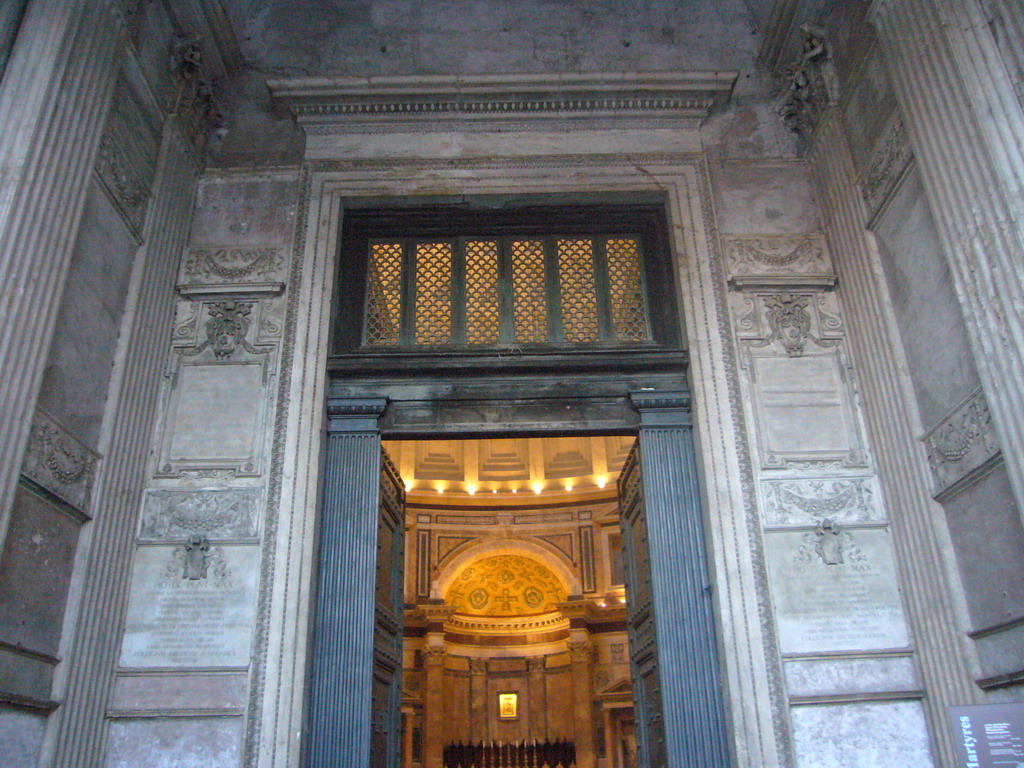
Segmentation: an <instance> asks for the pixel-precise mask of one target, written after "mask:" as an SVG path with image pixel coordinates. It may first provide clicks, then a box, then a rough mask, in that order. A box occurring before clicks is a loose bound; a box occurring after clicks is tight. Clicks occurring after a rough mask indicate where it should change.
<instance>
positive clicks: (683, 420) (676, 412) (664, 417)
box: [629, 389, 691, 428]
mask: <svg viewBox="0 0 1024 768" xmlns="http://www.w3.org/2000/svg"><path fill="white" fill-rule="evenodd" d="M629 400H630V402H631V403H632V404H633V407H634V408H636V410H637V411H639V413H640V426H641V428H642V427H684V426H689V425H690V423H691V421H690V402H691V398H690V392H689V390H686V389H670V390H653V389H644V390H638V391H634V392H630V393H629Z"/></svg>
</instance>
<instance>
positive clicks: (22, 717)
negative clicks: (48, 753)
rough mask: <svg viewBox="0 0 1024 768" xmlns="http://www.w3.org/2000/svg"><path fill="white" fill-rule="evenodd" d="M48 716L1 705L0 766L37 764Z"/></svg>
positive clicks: (1, 767)
mask: <svg viewBox="0 0 1024 768" xmlns="http://www.w3.org/2000/svg"><path fill="white" fill-rule="evenodd" d="M45 731H46V716H45V715H40V714H37V713H35V712H27V711H25V710H23V709H13V708H10V707H5V706H2V705H0V744H2V745H3V748H2V749H0V768H25V766H28V765H36V764H37V762H38V760H39V749H40V747H41V746H42V742H43V733H44V732H45Z"/></svg>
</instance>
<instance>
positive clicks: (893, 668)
mask: <svg viewBox="0 0 1024 768" xmlns="http://www.w3.org/2000/svg"><path fill="white" fill-rule="evenodd" d="M784 669H785V671H786V689H787V690H788V691H789V695H790V696H835V695H843V694H856V693H881V692H885V691H913V690H916V689H917V688H918V687H919V683H918V681H917V673H916V671H915V670H914V661H913V659H912V658H911V657H910V656H909V655H908V656H885V657H879V658H854V659H837V658H819V659H792V660H787V661H786V662H785V664H784Z"/></svg>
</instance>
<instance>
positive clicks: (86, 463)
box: [21, 409, 99, 514]
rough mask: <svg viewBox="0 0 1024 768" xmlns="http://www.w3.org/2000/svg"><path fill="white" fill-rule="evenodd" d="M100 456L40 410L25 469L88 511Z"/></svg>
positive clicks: (44, 486) (82, 509)
mask: <svg viewBox="0 0 1024 768" xmlns="http://www.w3.org/2000/svg"><path fill="white" fill-rule="evenodd" d="M98 459H99V455H98V454H96V453H94V452H93V451H91V450H90V449H89V448H88V447H87V446H86V445H85V444H84V443H82V442H80V441H79V440H78V439H76V438H75V437H74V436H73V435H72V434H71V433H70V432H68V431H67V430H66V429H64V428H63V427H62V426H60V424H58V423H57V422H56V420H54V418H53V417H52V416H50V415H49V414H47V413H46V412H45V411H43V410H38V409H37V410H36V413H35V417H34V418H33V419H32V428H31V431H30V432H29V439H28V447H27V449H26V451H25V459H24V463H23V464H22V468H21V473H22V474H23V475H24V476H25V477H27V478H28V479H29V480H32V481H34V482H36V483H38V484H39V485H41V486H42V487H43V488H45V489H46V490H48V491H50V492H51V493H53V494H54V495H55V496H57V497H58V498H60V499H61V500H63V501H65V502H67V503H68V504H70V505H71V506H72V507H74V508H75V509H77V510H78V511H79V512H82V513H84V514H87V513H88V512H89V497H90V494H91V493H92V486H93V481H94V480H95V476H96V461H97V460H98Z"/></svg>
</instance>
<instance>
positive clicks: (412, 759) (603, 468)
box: [384, 434, 635, 768]
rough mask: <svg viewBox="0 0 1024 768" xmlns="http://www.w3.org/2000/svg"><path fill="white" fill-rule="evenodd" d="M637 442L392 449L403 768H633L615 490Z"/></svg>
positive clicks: (549, 440)
mask: <svg viewBox="0 0 1024 768" xmlns="http://www.w3.org/2000/svg"><path fill="white" fill-rule="evenodd" d="M634 443H635V436H633V435H629V434H625V435H569V436H559V437H519V436H512V437H503V438H488V439H474V440H385V441H384V450H385V451H386V452H387V454H388V455H389V457H390V458H391V459H392V461H393V462H394V464H395V465H396V466H397V467H398V469H399V472H400V474H401V476H402V480H403V484H404V486H405V491H406V496H405V500H406V537H407V538H406V551H407V554H406V568H405V574H406V575H405V606H406V608H405V620H404V654H403V669H402V698H403V703H402V708H403V712H405V713H406V717H405V718H404V720H403V754H402V765H403V766H404V768H420V767H421V766H422V767H424V768H425V767H427V766H431V767H432V766H445V767H446V768H456V767H457V766H462V767H463V768H470V766H484V765H495V766H498V765H501V766H529V765H532V764H534V762H536V764H537V765H543V764H547V765H549V766H551V768H555V767H556V766H559V765H561V766H564V768H569V766H570V765H579V766H595V768H634V766H635V749H633V751H632V752H631V751H629V750H628V749H627V750H626V751H623V750H622V749H621V746H619V747H618V748H616V746H617V745H618V744H619V741H620V740H621V738H622V736H625V734H626V732H627V730H628V728H626V727H624V726H623V723H624V722H632V720H633V703H632V685H631V682H630V680H631V675H630V668H629V659H630V654H629V650H628V643H629V641H628V633H627V605H626V585H625V581H626V580H625V568H624V564H623V557H622V533H621V530H620V527H619V502H618V493H617V481H618V478H619V473H620V471H621V470H622V468H623V466H624V465H625V463H626V461H627V459H628V457H629V454H630V451H631V450H632V448H633V445H634ZM612 715H614V717H612ZM628 740H629V739H628V737H627V741H628Z"/></svg>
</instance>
